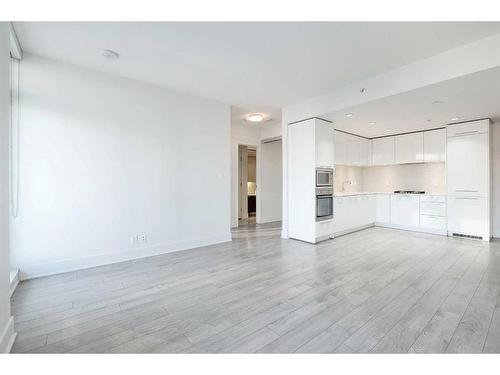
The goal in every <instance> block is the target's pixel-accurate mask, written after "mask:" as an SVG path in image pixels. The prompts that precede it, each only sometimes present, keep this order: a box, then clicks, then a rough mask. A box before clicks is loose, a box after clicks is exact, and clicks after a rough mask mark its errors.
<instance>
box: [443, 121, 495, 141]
mask: <svg viewBox="0 0 500 375" xmlns="http://www.w3.org/2000/svg"><path fill="white" fill-rule="evenodd" d="M489 125H490V123H489V120H479V121H471V122H464V123H462V124H455V125H448V126H447V127H446V134H447V136H448V137H460V136H464V135H472V134H479V133H488V131H489Z"/></svg>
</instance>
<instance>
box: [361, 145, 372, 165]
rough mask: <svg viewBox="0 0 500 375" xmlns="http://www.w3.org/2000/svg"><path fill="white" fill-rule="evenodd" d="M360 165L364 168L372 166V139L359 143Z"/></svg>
mask: <svg viewBox="0 0 500 375" xmlns="http://www.w3.org/2000/svg"><path fill="white" fill-rule="evenodd" d="M359 164H360V165H363V166H370V165H372V141H371V140H370V139H362V140H361V141H359Z"/></svg>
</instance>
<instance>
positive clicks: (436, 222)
mask: <svg viewBox="0 0 500 375" xmlns="http://www.w3.org/2000/svg"><path fill="white" fill-rule="evenodd" d="M420 228H424V229H434V230H440V231H445V230H446V217H444V216H435V215H420Z"/></svg>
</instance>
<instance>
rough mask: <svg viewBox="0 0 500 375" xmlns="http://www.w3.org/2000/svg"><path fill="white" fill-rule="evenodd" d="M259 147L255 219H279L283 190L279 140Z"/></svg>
mask: <svg viewBox="0 0 500 375" xmlns="http://www.w3.org/2000/svg"><path fill="white" fill-rule="evenodd" d="M260 149H261V153H260V162H259V166H260V168H259V169H260V182H259V184H258V187H257V198H258V208H257V221H258V222H259V223H269V222H273V221H280V220H281V214H282V192H283V183H282V160H281V157H282V149H281V140H278V141H274V142H269V143H263V144H262V145H261V147H260Z"/></svg>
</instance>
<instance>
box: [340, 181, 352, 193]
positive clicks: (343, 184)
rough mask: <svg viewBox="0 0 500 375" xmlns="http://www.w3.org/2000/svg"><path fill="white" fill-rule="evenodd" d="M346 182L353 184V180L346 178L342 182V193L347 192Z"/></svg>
mask: <svg viewBox="0 0 500 375" xmlns="http://www.w3.org/2000/svg"><path fill="white" fill-rule="evenodd" d="M345 184H347V185H352V181H349V180H345V181H344V182H342V193H345Z"/></svg>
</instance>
